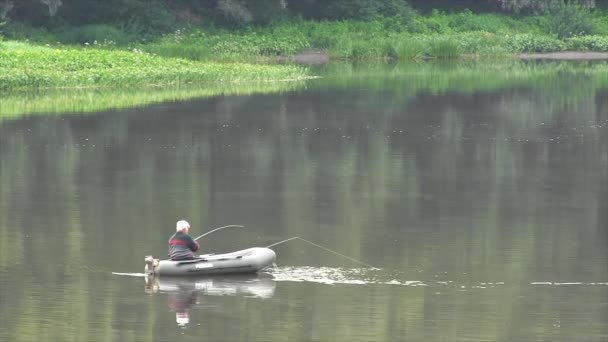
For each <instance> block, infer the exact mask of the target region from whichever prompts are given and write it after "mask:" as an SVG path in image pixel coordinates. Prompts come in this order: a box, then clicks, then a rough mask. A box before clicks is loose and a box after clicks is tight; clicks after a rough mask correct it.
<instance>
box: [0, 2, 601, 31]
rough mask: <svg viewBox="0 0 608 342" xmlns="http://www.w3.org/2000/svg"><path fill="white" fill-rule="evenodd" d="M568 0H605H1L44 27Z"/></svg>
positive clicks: (490, 8) (502, 8) (402, 12)
mask: <svg viewBox="0 0 608 342" xmlns="http://www.w3.org/2000/svg"><path fill="white" fill-rule="evenodd" d="M566 2H568V3H577V4H580V6H583V7H586V8H595V7H596V6H599V5H602V6H606V4H604V2H600V1H598V3H596V0H459V1H454V0H104V1H99V0H0V20H6V19H8V20H14V21H17V22H21V23H25V24H29V25H32V26H44V27H57V26H61V25H67V26H78V25H85V24H112V25H119V26H122V27H123V28H128V29H132V30H136V31H137V30H144V31H145V30H152V31H162V30H164V29H170V28H171V27H174V25H175V24H176V23H181V22H191V23H195V24H207V25H209V24H212V25H217V26H220V27H242V26H246V25H250V24H258V25H265V24H271V23H272V22H274V21H276V20H281V19H284V18H290V17H301V18H304V19H311V20H341V19H356V20H369V19H373V18H374V17H377V16H389V17H392V16H404V17H407V16H412V15H413V13H414V11H415V10H416V11H421V12H424V11H428V10H430V9H439V10H444V11H458V10H464V9H465V8H466V9H469V10H471V11H474V12H475V11H480V12H505V13H528V14H537V13H544V12H547V11H550V10H551V9H552V8H554V7H555V6H560V5H563V4H564V3H566Z"/></svg>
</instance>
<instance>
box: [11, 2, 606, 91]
mask: <svg viewBox="0 0 608 342" xmlns="http://www.w3.org/2000/svg"><path fill="white" fill-rule="evenodd" d="M9 3H11V2H10V1H9ZM26 3H29V5H26ZM26 3H24V4H21V3H20V4H13V7H14V8H12V7H10V8H9V7H4V9H3V10H2V13H3V15H2V16H3V17H4V18H5V19H4V20H5V24H4V25H2V26H1V28H0V30H1V31H0V32H2V33H1V34H3V35H4V36H5V41H0V90H7V89H20V88H40V87H41V88H53V87H117V86H118V87H132V86H140V85H169V84H186V83H199V84H200V83H210V82H235V81H269V80H284V79H300V78H303V77H307V70H305V69H304V68H298V67H295V66H285V65H273V66H269V65H261V63H260V62H263V63H268V62H274V61H276V60H277V59H283V58H284V57H289V56H294V55H296V54H298V53H299V52H302V51H306V50H308V49H312V50H315V51H316V50H321V51H325V52H326V53H327V54H328V55H329V56H330V57H331V58H333V59H348V60H356V61H378V60H401V61H404V60H405V61H407V60H419V59H468V58H493V59H495V58H505V57H507V58H509V57H513V56H515V55H517V54H519V53H541V52H555V51H566V50H577V51H602V52H606V51H608V24H606V23H607V22H608V14H607V13H606V12H603V11H602V10H600V9H596V10H591V9H590V8H592V7H593V6H594V2H593V1H586V2H583V3H582V4H579V3H578V2H564V1H559V0H556V1H552V2H551V3H550V4H548V3H546V4H542V3H541V2H538V1H528V2H526V3H527V4H528V5H523V4H519V5H517V4H515V2H513V1H502V2H501V4H502V5H501V6H499V7H498V8H497V9H495V10H494V11H491V10H488V9H491V6H490V7H488V6H485V7H483V6H477V7H478V8H482V7H483V8H484V9H485V11H481V10H480V11H478V12H473V11H471V10H468V9H465V10H460V11H457V12H451V11H442V10H437V9H435V10H433V11H431V12H430V13H426V14H421V13H422V12H421V13H418V12H416V11H415V9H414V8H413V7H411V6H410V5H408V4H407V3H406V2H404V1H401V0H357V1H344V0H331V1H327V2H323V3H322V2H319V1H311V2H310V4H309V5H306V6H304V5H301V4H300V5H297V4H296V3H294V2H290V1H287V2H286V1H278V0H277V1H269V2H265V5H264V6H262V5H260V4H257V5H255V4H253V3H245V2H241V1H238V0H231V1H228V0H226V1H210V2H209V3H207V4H199V5H198V7H197V6H194V5H193V4H192V3H190V2H188V1H184V2H183V3H182V5H183V6H181V5H180V6H181V7H180V6H178V7H179V8H173V7H171V6H169V5H168V4H167V3H164V2H163V1H160V0H157V1H152V2H151V3H152V4H151V5H150V6H149V7H147V6H145V4H144V3H142V2H140V1H132V2H130V4H129V5H127V4H123V5H124V7H123V8H122V10H123V12H120V13H115V12H114V11H115V10H116V9H114V8H108V6H106V5H103V4H99V3H96V4H94V3H91V2H87V1H84V2H83V3H86V4H79V5H77V4H69V5H67V4H66V5H62V4H61V2H57V1H47V2H45V3H47V5H49V8H48V9H49V11H50V12H53V11H54V12H56V16H53V18H54V19H51V18H50V17H49V18H47V17H44V16H40V17H38V19H36V20H34V17H33V14H31V15H24V14H23V13H24V12H23V10H24V9H22V10H21V11H19V10H18V9H20V8H28V9H30V10H32V11H33V12H32V13H36V12H35V10H34V9H39V7H40V4H39V3H37V2H36V1H33V0H32V1H30V2H26ZM51 3H54V4H55V5H56V6H55V7H53V8H52V10H51V7H50V4H51ZM118 3H121V1H120V0H117V1H116V3H115V5H116V4H118ZM413 3H414V5H415V4H416V1H414V2H413ZM436 3H442V1H436ZM444 5H445V4H444ZM22 6H25V7H22ZM82 6H91V7H90V11H87V12H86V14H83V16H84V17H83V18H80V17H78V16H76V14H75V12H74V11H77V10H78V9H79V8H80V9H84V7H82ZM167 6H169V7H167ZM176 6H177V5H176ZM184 6H185V7H184ZM443 7H444V8H447V9H450V7H449V6H443ZM163 9H166V10H170V11H169V13H172V14H174V16H167V15H166V13H165V14H162V13H161V12H163V11H162V10H163ZM504 10H511V11H513V12H517V13H518V14H508V13H505V12H504ZM129 11H142V15H141V17H138V19H137V21H133V22H128V23H125V22H124V21H125V20H126V14H125V13H129ZM180 11H181V12H180ZM184 11H185V12H184ZM163 13H164V12H163ZM389 14H391V16H388V15H389ZM113 16H116V17H113ZM180 16H182V17H187V18H186V19H183V20H181V21H180V20H177V19H176V18H177V17H180ZM87 18H88V19H87ZM203 18H207V19H209V21H208V22H204V23H203ZM60 19H61V20H60ZM85 19H86V20H85ZM143 27H147V29H143ZM25 40H28V41H29V42H28V43H24V42H23V41H25ZM15 41H21V42H22V43H16V42H15ZM246 62H247V63H246ZM252 62H253V63H254V64H250V63H252Z"/></svg>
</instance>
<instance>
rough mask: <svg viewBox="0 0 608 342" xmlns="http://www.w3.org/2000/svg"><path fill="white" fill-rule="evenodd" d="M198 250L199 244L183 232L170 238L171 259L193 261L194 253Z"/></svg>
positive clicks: (176, 233)
mask: <svg viewBox="0 0 608 342" xmlns="http://www.w3.org/2000/svg"><path fill="white" fill-rule="evenodd" d="M197 250H198V243H197V242H196V241H194V240H193V239H192V237H190V235H188V234H186V233H183V232H175V234H173V235H172V236H171V237H170V238H169V259H171V260H187V259H193V258H194V253H193V252H196V251H197Z"/></svg>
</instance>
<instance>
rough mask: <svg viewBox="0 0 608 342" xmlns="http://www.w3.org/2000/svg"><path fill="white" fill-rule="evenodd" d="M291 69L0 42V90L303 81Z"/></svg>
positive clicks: (303, 73) (299, 71)
mask: <svg viewBox="0 0 608 342" xmlns="http://www.w3.org/2000/svg"><path fill="white" fill-rule="evenodd" d="M308 77H309V75H308V70H307V69H306V68H303V67H299V66H295V65H263V64H252V63H237V62H233V63H218V62H212V61H205V62H203V61H192V60H187V59H183V58H169V57H162V56H157V55H153V54H150V53H146V52H144V51H141V50H139V49H132V50H123V49H99V48H86V47H85V48H77V47H70V46H67V47H66V46H57V47H50V46H37V45H32V44H28V43H24V42H0V90H14V89H38V88H83V87H84V88H94V87H113V88H117V87H139V88H142V87H149V86H166V85H180V84H193V83H195V84H205V83H207V84H225V83H237V82H268V81H284V80H298V79H305V78H308Z"/></svg>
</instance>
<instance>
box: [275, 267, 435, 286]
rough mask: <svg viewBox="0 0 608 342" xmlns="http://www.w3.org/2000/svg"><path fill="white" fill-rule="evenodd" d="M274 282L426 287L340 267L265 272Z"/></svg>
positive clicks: (375, 272) (378, 271) (378, 272)
mask: <svg viewBox="0 0 608 342" xmlns="http://www.w3.org/2000/svg"><path fill="white" fill-rule="evenodd" d="M265 272H267V273H269V274H271V275H272V276H273V278H274V280H275V281H293V282H312V283H321V284H329V285H333V284H349V285H368V284H384V285H403V286H412V287H416V286H428V284H426V283H424V282H423V281H420V280H400V279H399V278H398V277H394V276H391V275H390V274H386V272H384V271H383V270H382V269H379V268H341V267H309V266H300V267H273V268H269V269H267V270H265Z"/></svg>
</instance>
